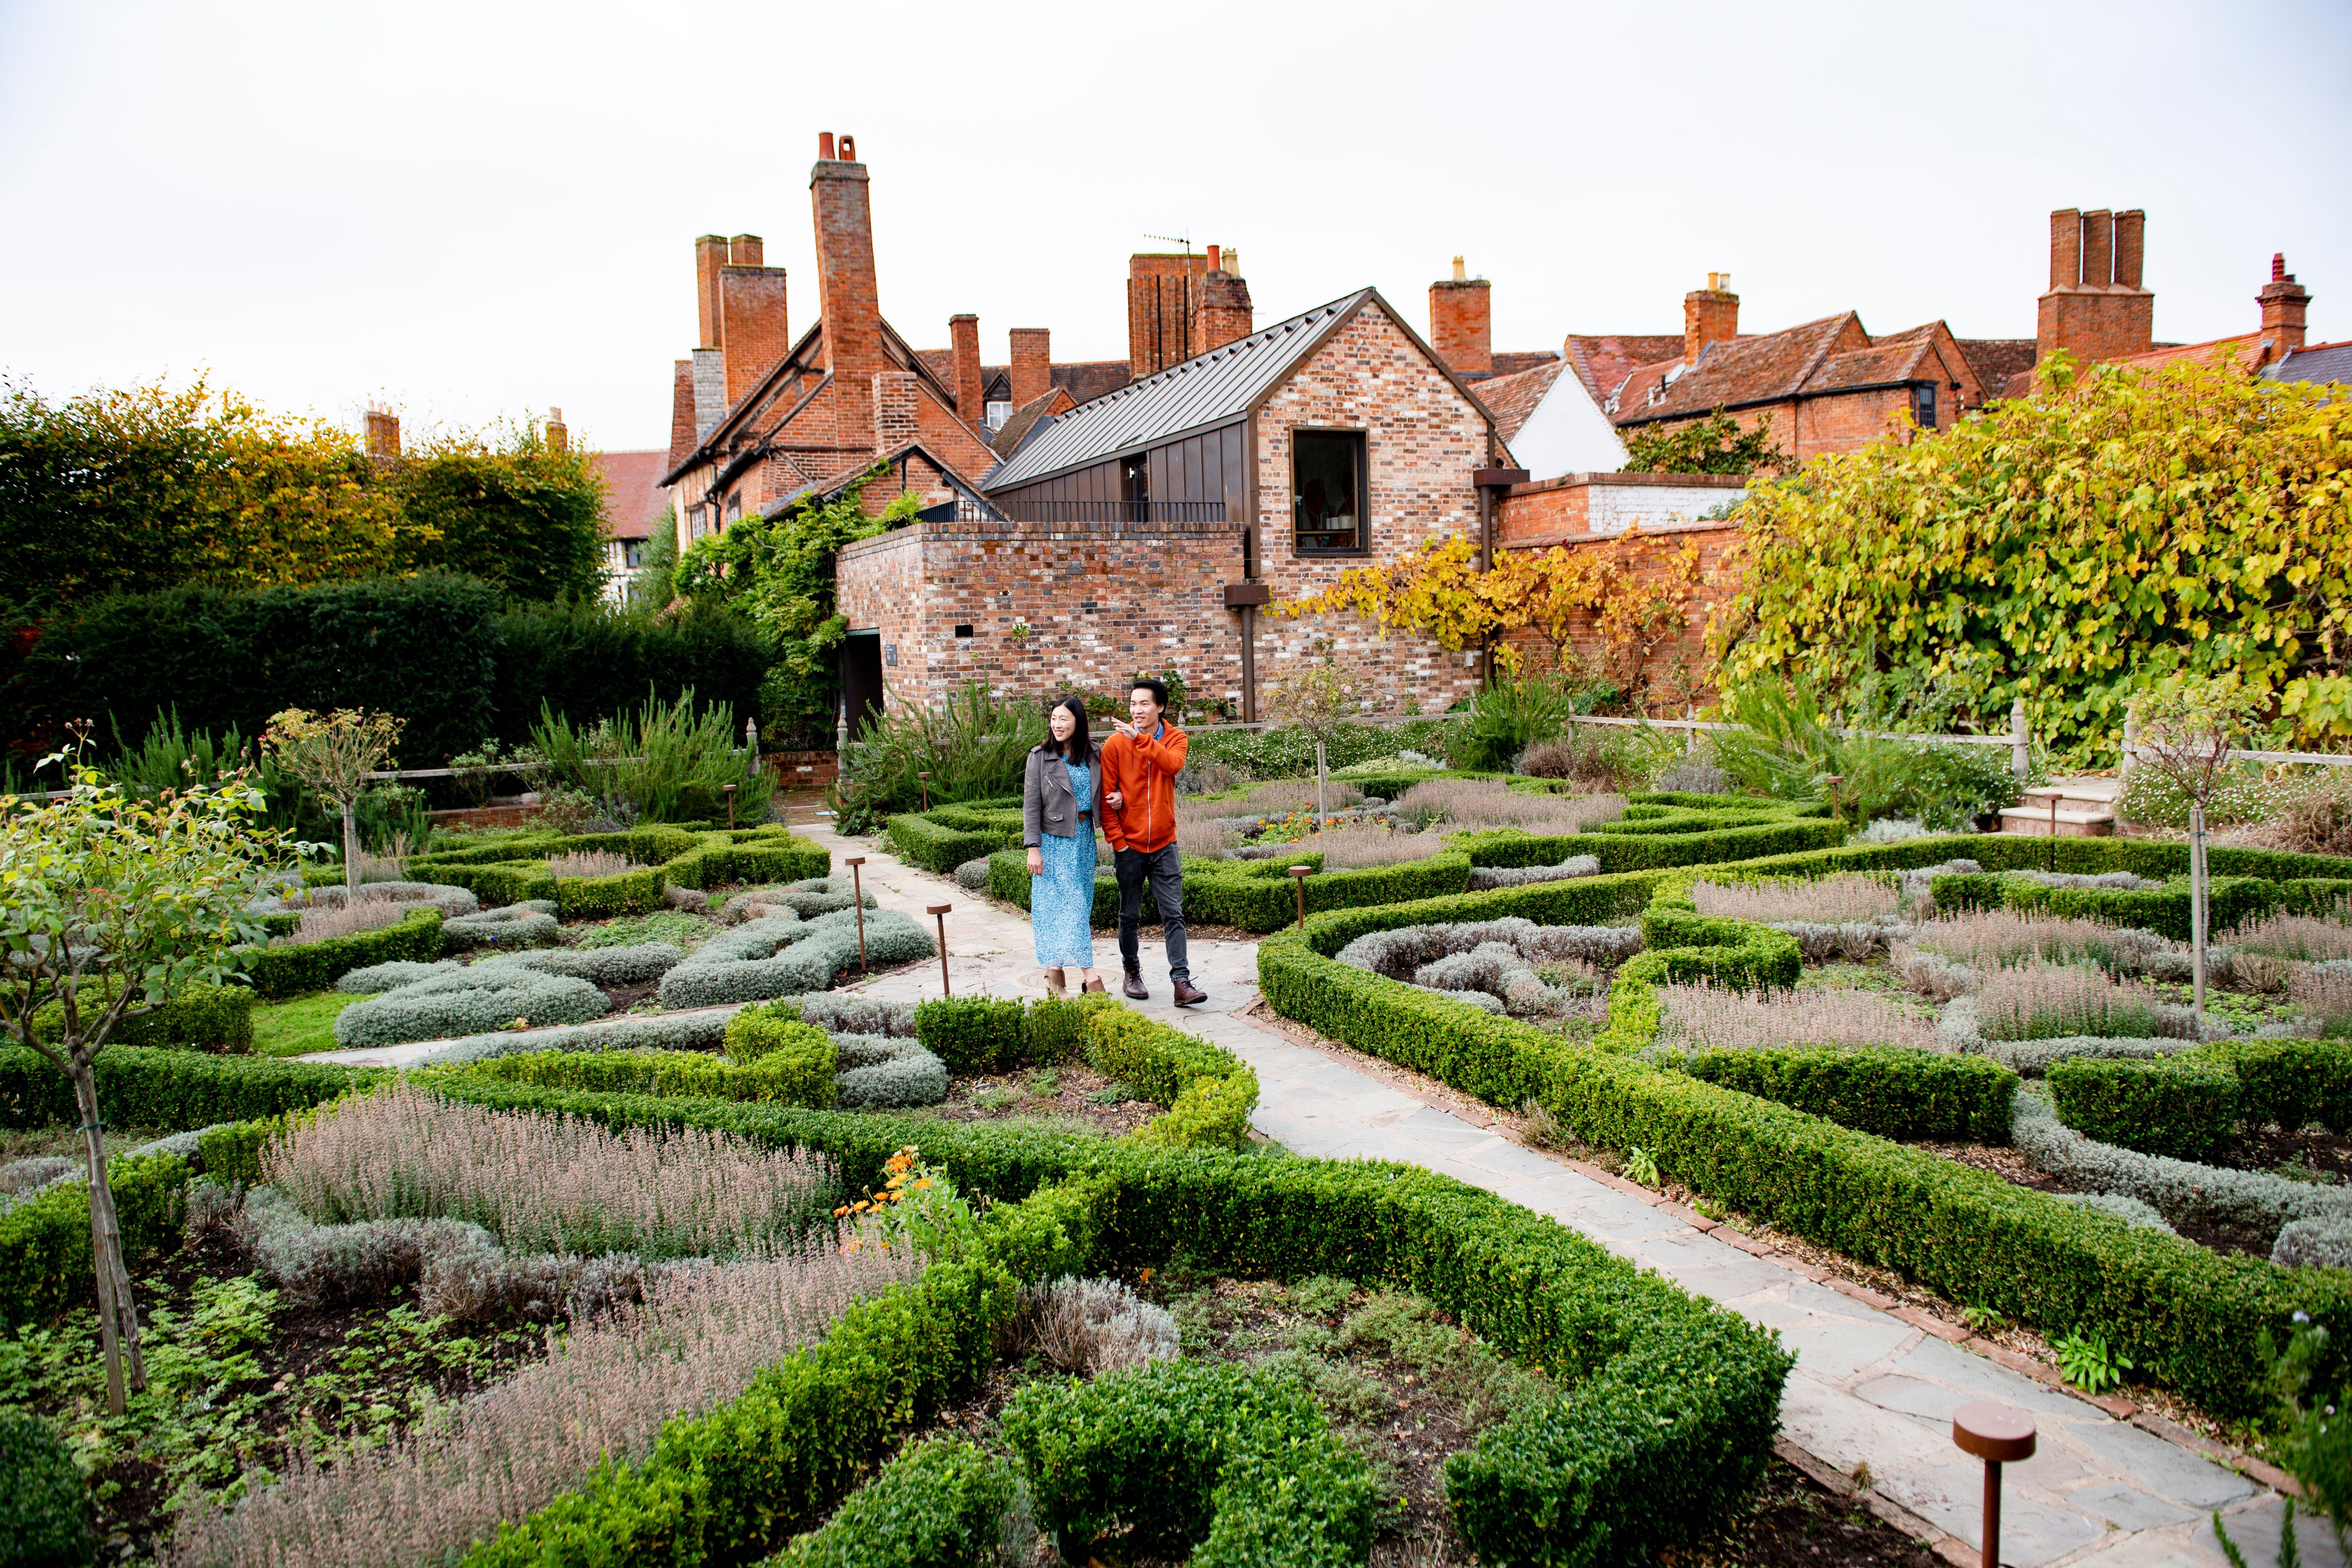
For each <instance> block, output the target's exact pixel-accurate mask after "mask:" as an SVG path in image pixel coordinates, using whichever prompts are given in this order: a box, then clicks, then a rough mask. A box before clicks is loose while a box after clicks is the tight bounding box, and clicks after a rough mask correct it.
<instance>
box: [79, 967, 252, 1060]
mask: <svg viewBox="0 0 2352 1568" xmlns="http://www.w3.org/2000/svg"><path fill="white" fill-rule="evenodd" d="M64 1034H65V1006H64V1005H63V1004H62V1003H58V1002H51V1003H49V1004H48V1005H47V1006H45V1007H43V1008H42V1009H41V1010H40V1011H39V1012H37V1013H36V1014H34V1015H33V1035H34V1037H35V1038H37V1039H40V1040H46V1041H47V1042H48V1043H50V1044H52V1045H54V1044H56V1043H57V1042H58V1040H59V1039H60V1038H62V1037H64ZM107 1044H108V1046H109V1047H110V1048H111V1047H121V1046H152V1047H157V1048H159V1049H172V1050H183V1051H218V1052H221V1053H223V1054H225V1055H236V1054H238V1053H241V1052H245V1051H250V1050H251V1049H253V992H252V990H251V989H250V988H249V987H247V986H243V985H212V984H205V983H204V982H202V981H199V982H197V983H196V984H193V985H191V986H189V987H188V988H187V989H186V990H184V991H183V992H181V993H180V994H178V995H176V996H174V997H173V998H172V999H171V1000H170V1001H168V1002H166V1003H164V1004H163V1005H162V1006H160V1007H157V1008H155V1009H153V1010H152V1011H151V1012H145V1013H131V1014H126V1015H125V1016H123V1017H122V1018H121V1019H120V1020H119V1021H117V1023H116V1024H115V1026H114V1032H113V1033H112V1034H111V1035H110V1036H108V1037H107Z"/></svg>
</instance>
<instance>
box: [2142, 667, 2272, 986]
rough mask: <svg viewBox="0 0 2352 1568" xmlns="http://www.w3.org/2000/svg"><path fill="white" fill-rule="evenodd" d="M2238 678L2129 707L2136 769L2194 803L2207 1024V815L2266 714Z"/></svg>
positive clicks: (2187, 680)
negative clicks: (2233, 745)
mask: <svg viewBox="0 0 2352 1568" xmlns="http://www.w3.org/2000/svg"><path fill="white" fill-rule="evenodd" d="M2260 706H2261V704H2260V702H2259V701H2258V700H2257V699H2256V698H2255V697H2254V696H2253V694H2252V693H2251V692H2248V691H2246V690H2245V689H2242V687H2241V686H2240V685H2239V684H2238V678H2237V677H2236V676H2235V675H2230V676H2223V677H2221V678H2219V679H2215V678H2212V677H2207V676H2194V675H2192V676H2172V677H2168V678H2167V679H2163V680H2161V681H2158V683H2157V684H2156V685H2154V686H2152V687H2149V688H2148V689H2146V690H2143V691H2141V692H2139V693H2137V695H2135V696H2134V697H2133V698H2132V699H2131V702H2130V706H2129V708H2128V710H2127V711H2128V712H2129V713H2130V715H2131V719H2132V724H2133V728H2134V730H2135V731H2136V735H2137V745H2136V747H2135V748H2134V753H2133V762H2134V764H2135V765H2136V766H2138V767H2143V768H2147V770H2148V771H2149V772H2151V773H2155V774H2157V775H2158V777H2160V778H2162V779H2163V780H2164V781H2165V782H2166V783H2167V784H2171V785H2172V786H2173V787H2174V788H2176V789H2178V790H2179V792H2180V793H2181V795H2184V796H2185V797H2187V799H2188V801H2189V939H2190V946H2191V949H2192V952H2193V953H2194V955H2195V960H2196V1012H2197V1021H2198V1024H2199V1026H2200V1027H2201V1026H2203V1024H2204V1021H2205V939H2206V934H2207V933H2206V910H2205V884H2206V874H2205V807H2206V805H2207V803H2208V802H2210V800H2211V799H2212V798H2213V795H2214V792H2215V791H2216V790H2217V789H2219V788H2220V787H2221V778H2222V769H2223V767H2224V765H2225V764H2226V763H2228V762H2229V760H2230V742H2231V739H2232V737H2234V736H2235V735H2236V734H2237V733H2238V732H2239V731H2242V730H2243V729H2244V728H2245V727H2246V725H2247V724H2248V723H2250V722H2251V721H2252V720H2253V718H2254V716H2255V714H2256V713H2257V712H2258V711H2259V710H2260Z"/></svg>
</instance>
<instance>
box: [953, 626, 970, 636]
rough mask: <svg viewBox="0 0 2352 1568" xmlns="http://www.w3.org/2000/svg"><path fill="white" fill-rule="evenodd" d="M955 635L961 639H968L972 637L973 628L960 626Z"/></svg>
mask: <svg viewBox="0 0 2352 1568" xmlns="http://www.w3.org/2000/svg"><path fill="white" fill-rule="evenodd" d="M955 635H956V636H958V637H970V636H971V627H970V626H958V627H956V633H955Z"/></svg>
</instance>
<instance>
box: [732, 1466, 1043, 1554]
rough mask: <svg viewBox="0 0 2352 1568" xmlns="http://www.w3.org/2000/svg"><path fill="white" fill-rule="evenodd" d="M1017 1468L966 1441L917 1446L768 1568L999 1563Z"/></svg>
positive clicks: (884, 1469)
mask: <svg viewBox="0 0 2352 1568" xmlns="http://www.w3.org/2000/svg"><path fill="white" fill-rule="evenodd" d="M1012 1506H1013V1467H1012V1466H1010V1465H1008V1464H1006V1463H1005V1462H1004V1461H1003V1460H1002V1459H1000V1458H997V1457H996V1456H995V1455H993V1454H992V1453H990V1452H989V1451H988V1450H987V1449H985V1448H983V1447H980V1445H978V1444H977V1443H973V1442H971V1441H969V1440H967V1439H965V1438H962V1437H933V1438H927V1439H925V1440H924V1441H922V1442H919V1443H911V1444H909V1445H908V1446H907V1447H905V1448H903V1449H901V1450H899V1452H898V1457H897V1458H893V1459H892V1460H891V1461H890V1462H889V1463H888V1464H887V1465H885V1466H883V1467H882V1470H881V1473H880V1474H879V1475H877V1476H876V1477H875V1478H874V1479H872V1480H870V1481H868V1482H866V1484H865V1485H864V1486H862V1487H860V1488H858V1489H857V1490H856V1491H855V1492H853V1493H851V1494H850V1498H849V1500H848V1501H847V1502H845V1503H843V1504H842V1505H841V1507H840V1508H838V1509H836V1510H834V1515H833V1517H832V1518H831V1519H829V1520H826V1521H824V1527H823V1528H822V1529H819V1530H814V1531H809V1532H808V1533H807V1534H805V1535H802V1536H797V1537H795V1538H794V1539H793V1543H792V1544H791V1545H790V1546H787V1547H785V1548H784V1549H783V1550H782V1552H778V1553H776V1555H775V1556H773V1557H772V1558H770V1559H769V1560H768V1563H769V1568H914V1565H928V1564H931V1563H940V1564H959V1565H960V1564H964V1563H992V1562H994V1561H995V1560H996V1542H997V1527H998V1521H1000V1520H1002V1519H1003V1516H1004V1510H1006V1509H1008V1508H1011V1507H1012Z"/></svg>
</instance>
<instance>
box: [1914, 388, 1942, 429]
mask: <svg viewBox="0 0 2352 1568" xmlns="http://www.w3.org/2000/svg"><path fill="white" fill-rule="evenodd" d="M1911 417H1912V418H1913V419H1914V420H1916V421H1917V423H1918V426H1919V428H1920V429H1922V430H1933V429H1934V428H1935V427H1936V389H1935V388H1934V387H1933V386H1915V387H1913V388H1912V389H1911Z"/></svg>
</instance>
